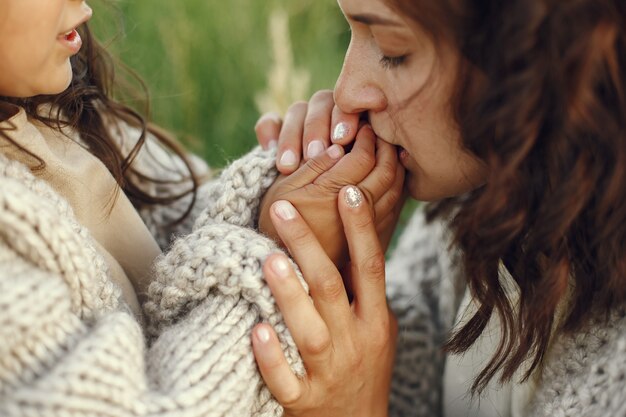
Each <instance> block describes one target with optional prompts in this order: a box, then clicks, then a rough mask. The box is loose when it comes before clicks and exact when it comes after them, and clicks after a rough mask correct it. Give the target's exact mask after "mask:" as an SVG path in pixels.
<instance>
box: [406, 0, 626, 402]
mask: <svg viewBox="0 0 626 417" xmlns="http://www.w3.org/2000/svg"><path fill="white" fill-rule="evenodd" d="M395 3H396V4H397V5H398V7H399V8H400V9H401V10H402V11H403V12H405V13H406V14H407V15H409V16H411V17H412V18H413V19H414V20H415V21H416V22H418V23H419V24H421V25H422V26H423V27H425V28H426V29H427V30H428V31H429V32H430V33H431V34H432V35H433V39H434V40H435V41H438V40H445V41H447V42H450V43H452V44H454V45H455V47H456V48H457V49H458V50H459V51H460V53H461V55H462V56H463V58H464V65H462V66H461V69H460V71H459V76H458V88H457V91H458V95H457V97H454V98H453V105H454V108H455V110H456V119H457V123H458V125H459V127H460V130H461V135H462V140H463V144H464V145H465V146H466V148H467V149H469V150H471V151H472V152H473V153H474V154H475V155H477V156H478V157H479V158H480V159H481V160H483V161H484V162H485V163H486V164H487V165H488V167H489V170H490V173H491V175H490V177H489V178H488V180H487V184H486V185H485V186H484V187H481V188H480V189H478V190H476V191H474V192H473V193H471V194H470V195H469V196H462V197H460V198H455V199H450V200H446V201H444V202H440V203H439V204H436V205H435V206H432V207H431V210H432V211H431V215H433V216H434V215H441V214H445V213H456V214H455V216H454V221H453V223H452V228H453V230H454V233H455V237H456V242H457V243H458V244H459V246H460V247H461V248H462V250H463V253H464V262H463V264H464V265H463V266H464V267H465V272H466V275H467V282H468V285H469V289H470V290H471V292H472V296H473V298H474V299H475V300H477V302H478V305H479V307H478V312H477V313H476V314H475V315H474V316H473V317H472V318H471V319H470V320H469V321H468V322H467V323H466V324H465V325H464V326H463V327H462V328H461V329H459V330H458V331H457V332H456V333H454V334H453V335H452V338H451V339H450V341H449V343H448V344H447V348H448V350H449V351H452V352H464V351H466V350H467V349H468V348H469V347H470V346H471V345H472V344H473V343H474V342H475V341H476V340H477V338H478V337H479V336H480V335H481V333H482V332H483V330H484V329H485V327H486V325H487V323H488V321H489V320H490V318H491V317H492V316H493V315H494V314H496V315H497V316H498V317H499V318H500V322H501V330H502V333H501V335H502V337H501V341H500V345H499V346H498V349H497V350H496V352H495V354H494V356H493V358H492V360H491V361H490V362H489V363H488V364H487V366H486V367H485V369H483V370H482V372H481V373H480V374H479V376H478V377H477V379H476V380H475V382H474V386H473V391H477V390H478V391H480V390H481V389H483V388H484V387H485V386H486V384H487V382H489V380H491V379H492V378H493V377H494V376H495V375H496V373H498V372H501V380H508V379H510V378H511V377H512V376H513V375H514V374H515V372H516V371H518V369H520V368H522V375H524V376H525V378H527V377H529V375H530V373H531V372H532V371H533V370H534V369H535V368H536V367H537V366H538V365H539V364H540V363H541V362H542V360H543V358H544V356H545V354H546V352H547V350H548V347H549V342H550V339H551V337H552V335H553V327H554V325H555V320H556V317H557V311H558V309H559V306H560V305H561V303H562V302H563V301H564V300H566V301H567V305H566V306H565V307H566V308H565V309H564V311H563V319H562V320H560V319H559V322H558V324H559V325H560V326H561V329H562V330H564V331H569V332H571V331H575V330H579V329H580V328H581V327H582V326H583V325H584V324H585V322H587V321H588V320H589V319H590V318H591V316H592V314H598V313H599V314H600V315H602V314H608V313H609V312H610V311H611V310H612V309H613V308H614V307H616V306H618V305H620V303H623V302H624V301H625V300H626V255H625V254H626V193H625V190H626V26H625V24H624V23H625V22H626V2H624V1H623V0H575V1H574V0H572V1H548V0H511V1H506V2H502V1H500V0H488V1H485V0H481V1H478V0H463V1H457V0H454V1H452V0H437V1H428V0H395ZM501 263H503V264H504V266H505V267H506V268H507V270H508V271H509V272H510V273H511V275H512V277H513V279H514V280H515V282H516V283H517V286H518V287H519V292H520V298H519V303H516V304H514V303H512V301H511V299H510V298H509V295H508V294H507V292H506V291H505V289H504V288H503V283H502V281H501V276H500V274H499V272H500V266H501ZM527 360H528V362H527V365H528V366H523V364H524V363H526V361H527Z"/></svg>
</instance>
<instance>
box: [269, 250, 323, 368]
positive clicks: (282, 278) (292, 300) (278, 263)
mask: <svg viewBox="0 0 626 417" xmlns="http://www.w3.org/2000/svg"><path fill="white" fill-rule="evenodd" d="M263 273H264V275H265V279H266V280H267V284H268V285H269V287H270V290H271V291H272V295H274V299H275V300H276V304H277V305H278V308H279V309H280V311H281V313H282V314H283V317H284V319H285V323H286V324H287V327H288V328H289V331H290V332H291V335H292V337H293V340H294V341H295V342H296V345H297V346H298V349H299V350H300V353H301V354H302V359H303V360H304V361H305V363H306V364H307V366H309V367H311V369H318V366H323V364H324V363H326V361H327V358H328V355H329V354H330V351H329V349H330V346H331V339H330V333H329V330H328V327H327V326H326V324H325V323H324V320H323V319H322V317H321V316H320V314H319V313H318V311H317V310H316V309H315V306H314V305H313V303H312V302H311V299H310V298H309V296H308V295H307V293H306V292H305V291H304V288H303V287H302V284H300V282H299V281H298V278H297V277H296V274H295V272H294V270H293V268H292V267H291V265H290V263H289V261H288V260H287V257H286V256H285V255H283V254H278V253H277V254H273V255H271V256H270V257H268V259H267V261H266V262H265V263H264V265H263Z"/></svg>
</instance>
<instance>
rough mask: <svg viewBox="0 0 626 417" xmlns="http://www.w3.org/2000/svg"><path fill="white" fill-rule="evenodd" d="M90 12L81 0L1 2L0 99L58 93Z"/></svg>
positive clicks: (69, 72) (65, 82) (68, 76)
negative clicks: (81, 26)
mask: <svg viewBox="0 0 626 417" xmlns="http://www.w3.org/2000/svg"><path fill="white" fill-rule="evenodd" d="M91 13H92V12H91V9H90V8H89V6H87V4H86V3H85V1H84V0H0V96H6V97H32V96H36V95H40V94H58V93H61V92H63V91H64V90H65V89H66V88H67V87H68V86H69V84H70V82H71V80H72V68H71V65H70V57H71V56H72V55H75V54H76V53H78V51H79V49H80V47H81V45H82V41H81V39H80V36H78V34H77V33H76V31H75V29H76V28H77V27H78V26H79V25H80V24H82V23H84V22H86V21H87V20H89V18H90V17H91Z"/></svg>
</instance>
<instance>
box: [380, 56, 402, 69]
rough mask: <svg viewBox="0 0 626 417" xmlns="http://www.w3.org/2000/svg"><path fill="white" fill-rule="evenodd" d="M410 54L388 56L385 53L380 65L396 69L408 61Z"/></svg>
mask: <svg viewBox="0 0 626 417" xmlns="http://www.w3.org/2000/svg"><path fill="white" fill-rule="evenodd" d="M407 57H408V55H400V56H387V55H383V57H382V58H381V59H380V65H382V66H383V68H385V69H394V68H397V67H399V66H400V65H402V64H404V63H405V62H406V59H407Z"/></svg>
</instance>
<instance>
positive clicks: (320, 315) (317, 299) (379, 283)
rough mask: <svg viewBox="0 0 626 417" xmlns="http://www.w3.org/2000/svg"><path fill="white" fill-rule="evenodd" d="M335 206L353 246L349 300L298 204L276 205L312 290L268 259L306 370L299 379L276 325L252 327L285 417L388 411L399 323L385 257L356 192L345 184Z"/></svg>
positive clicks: (357, 416) (277, 257)
mask: <svg viewBox="0 0 626 417" xmlns="http://www.w3.org/2000/svg"><path fill="white" fill-rule="evenodd" d="M338 206H339V213H340V215H341V219H342V221H343V225H344V231H345V234H346V236H347V240H348V245H349V250H350V258H351V264H350V275H351V278H352V284H353V299H352V302H351V303H350V302H349V301H348V296H347V294H346V290H345V288H344V285H343V282H342V276H341V274H340V273H339V271H338V270H337V268H336V267H335V265H334V264H333V262H332V261H331V260H330V259H329V258H328V256H326V254H325V252H324V249H323V248H322V246H321V245H320V242H319V241H318V240H317V239H316V238H315V236H314V234H313V233H312V231H311V229H310V228H309V227H308V226H307V224H306V222H305V221H304V219H303V218H302V217H301V216H300V214H299V213H298V212H297V211H296V209H295V208H294V207H293V206H292V205H291V204H290V203H288V202H286V201H279V202H276V203H274V204H273V205H272V209H271V216H272V221H273V222H274V224H275V227H276V230H277V231H278V234H279V235H280V237H281V239H282V241H283V242H285V244H286V245H287V248H288V249H289V252H290V253H291V254H292V256H293V258H294V259H295V261H296V262H297V263H298V265H299V266H300V268H301V270H302V273H303V276H304V278H305V279H306V281H307V283H308V284H309V287H310V291H311V298H309V296H308V295H307V294H306V292H305V291H304V289H303V288H302V285H301V284H300V282H298V279H297V277H296V274H295V272H294V270H293V269H292V268H291V266H290V264H289V262H288V261H287V258H286V257H285V256H284V255H282V254H274V255H272V256H270V257H269V258H268V260H267V261H266V262H265V265H264V267H263V271H264V273H265V277H266V280H267V282H268V285H269V286H270V288H271V290H272V293H273V295H274V297H275V299H276V302H277V304H278V306H279V308H280V310H281V312H282V313H283V316H284V317H285V322H286V324H287V326H288V327H289V330H290V332H291V334H292V336H293V338H294V340H295V342H296V344H297V346H298V349H299V350H300V353H301V355H302V359H303V361H304V364H305V367H306V369H307V375H306V376H305V377H304V378H303V379H299V378H298V377H296V376H295V375H294V373H293V372H292V371H291V369H290V368H289V365H288V364H287V361H286V359H285V357H284V355H283V353H282V349H281V347H280V344H279V341H278V338H277V336H276V334H275V332H274V331H273V329H272V328H271V326H269V325H267V324H259V325H257V326H256V327H255V329H254V331H253V337H252V343H253V349H254V354H255V357H256V360H257V363H258V365H259V369H260V371H261V374H262V376H263V379H264V380H265V382H266V383H267V386H268V387H269V389H270V391H271V392H272V394H273V395H274V397H275V398H276V399H277V400H278V401H279V402H280V403H281V405H282V406H283V407H284V408H285V416H287V417H295V416H298V417H300V416H307V417H315V416H321V417H335V416H337V417H368V416H376V417H381V416H386V415H387V404H388V394H389V388H390V380H391V371H392V365H393V360H394V350H395V339H396V334H397V328H396V322H395V318H394V317H393V316H392V314H391V313H390V311H389V308H388V306H387V301H386V298H385V257H384V254H383V251H382V249H381V246H380V243H379V241H378V237H377V234H376V228H375V225H374V222H373V219H372V215H371V208H370V207H368V204H367V202H366V200H365V199H364V197H363V194H362V193H361V192H360V191H359V189H358V188H356V187H345V188H343V189H342V190H341V192H340V196H339V203H338ZM311 299H312V301H313V302H311Z"/></svg>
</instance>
